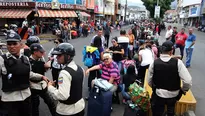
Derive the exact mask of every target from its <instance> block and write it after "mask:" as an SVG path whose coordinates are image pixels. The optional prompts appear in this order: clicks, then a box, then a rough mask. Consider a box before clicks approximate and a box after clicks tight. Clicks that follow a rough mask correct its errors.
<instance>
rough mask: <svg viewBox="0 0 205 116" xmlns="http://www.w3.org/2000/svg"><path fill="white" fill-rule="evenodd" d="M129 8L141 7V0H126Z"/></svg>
mask: <svg viewBox="0 0 205 116" xmlns="http://www.w3.org/2000/svg"><path fill="white" fill-rule="evenodd" d="M127 3H128V5H129V6H143V2H142V1H141V0H127Z"/></svg>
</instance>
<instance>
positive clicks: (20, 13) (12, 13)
mask: <svg viewBox="0 0 205 116" xmlns="http://www.w3.org/2000/svg"><path fill="white" fill-rule="evenodd" d="M31 12H32V10H28V9H0V14H1V15H0V18H26V17H27V16H28V15H29V14H30V13H31Z"/></svg>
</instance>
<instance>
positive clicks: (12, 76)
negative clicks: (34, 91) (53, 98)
mask: <svg viewBox="0 0 205 116" xmlns="http://www.w3.org/2000/svg"><path fill="white" fill-rule="evenodd" d="M6 38H7V40H6V41H7V49H8V52H7V53H6V54H5V55H2V56H0V76H1V77H2V98H1V101H2V108H3V109H4V110H6V111H7V112H8V116H31V101H30V96H31V92H30V89H29V78H30V79H35V80H42V79H43V80H45V81H48V79H47V77H45V76H43V75H41V74H36V73H33V72H31V68H30V67H31V66H30V63H29V59H28V57H26V56H24V55H22V54H21V53H20V49H21V45H22V43H21V37H20V36H19V35H18V34H17V33H9V34H8V35H7V37H6Z"/></svg>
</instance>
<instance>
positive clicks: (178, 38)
mask: <svg viewBox="0 0 205 116" xmlns="http://www.w3.org/2000/svg"><path fill="white" fill-rule="evenodd" d="M186 39H187V35H186V34H185V33H184V34H182V33H181V32H180V33H178V34H177V35H176V44H178V45H182V46H184V45H185V41H186Z"/></svg>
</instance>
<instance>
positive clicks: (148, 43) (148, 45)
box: [145, 40, 152, 48]
mask: <svg viewBox="0 0 205 116" xmlns="http://www.w3.org/2000/svg"><path fill="white" fill-rule="evenodd" d="M145 43H146V47H147V48H152V44H151V40H146V41H145Z"/></svg>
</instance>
